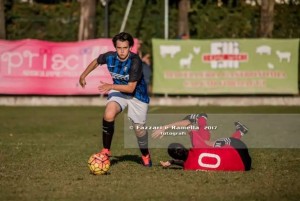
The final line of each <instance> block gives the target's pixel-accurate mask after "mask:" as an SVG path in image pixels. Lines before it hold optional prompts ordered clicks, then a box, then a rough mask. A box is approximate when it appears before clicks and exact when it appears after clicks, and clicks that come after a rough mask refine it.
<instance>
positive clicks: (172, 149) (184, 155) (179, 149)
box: [152, 113, 251, 170]
mask: <svg viewBox="0 0 300 201" xmlns="http://www.w3.org/2000/svg"><path fill="white" fill-rule="evenodd" d="M196 123H197V124H198V126H199V129H198V130H189V135H190V138H191V142H192V148H191V149H190V150H188V149H186V148H185V147H184V146H183V145H182V144H180V143H172V144H170V145H169V147H168V154H169V155H170V156H171V157H172V158H173V159H171V160H169V161H160V163H161V165H162V166H163V167H169V166H171V165H173V164H174V165H179V166H185V165H186V162H187V160H188V157H189V155H190V152H191V151H195V150H200V149H211V148H215V147H217V148H220V147H223V146H231V147H233V148H236V149H237V150H238V151H239V154H240V157H241V160H242V162H243V163H244V165H245V170H249V169H250V166H251V158H250V156H249V154H248V150H247V147H246V146H245V144H244V143H243V142H242V141H240V139H241V137H242V136H243V135H245V134H246V133H247V132H248V128H247V127H246V126H245V125H243V124H241V123H240V122H235V123H234V124H235V128H236V131H235V132H234V133H233V134H232V136H231V137H230V138H220V139H217V140H216V141H210V132H209V129H206V128H207V114H204V113H202V114H191V115H188V116H186V117H185V118H184V119H183V120H181V121H178V122H175V123H171V124H168V125H165V126H162V129H160V130H156V131H154V132H153V133H152V137H153V138H157V137H160V138H162V137H163V132H164V131H165V129H167V128H171V127H174V126H175V127H187V128H189V126H190V125H193V124H194V125H195V124H196ZM193 153H194V152H193ZM190 162H191V160H189V163H190ZM192 163H193V162H192ZM196 163H198V161H196Z"/></svg>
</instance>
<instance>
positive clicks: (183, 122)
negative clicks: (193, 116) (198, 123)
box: [152, 119, 191, 138]
mask: <svg viewBox="0 0 300 201" xmlns="http://www.w3.org/2000/svg"><path fill="white" fill-rule="evenodd" d="M190 124H191V122H190V121H189V120H188V119H183V120H181V121H176V122H174V123H170V124H167V125H164V126H161V129H157V130H155V131H154V132H153V133H152V137H153V138H158V137H160V138H162V137H163V136H164V135H162V133H163V132H164V131H165V130H167V129H169V128H172V127H174V126H175V127H187V126H189V125H190Z"/></svg>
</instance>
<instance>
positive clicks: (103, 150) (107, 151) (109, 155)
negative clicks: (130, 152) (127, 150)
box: [100, 148, 111, 157]
mask: <svg viewBox="0 0 300 201" xmlns="http://www.w3.org/2000/svg"><path fill="white" fill-rule="evenodd" d="M100 153H101V154H104V155H106V156H108V157H111V151H110V150H109V149H105V148H103V149H102V150H101V151H100Z"/></svg>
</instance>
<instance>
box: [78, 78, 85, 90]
mask: <svg viewBox="0 0 300 201" xmlns="http://www.w3.org/2000/svg"><path fill="white" fill-rule="evenodd" d="M79 84H80V86H81V87H82V88H84V87H85V85H86V81H85V77H84V76H80V78H79Z"/></svg>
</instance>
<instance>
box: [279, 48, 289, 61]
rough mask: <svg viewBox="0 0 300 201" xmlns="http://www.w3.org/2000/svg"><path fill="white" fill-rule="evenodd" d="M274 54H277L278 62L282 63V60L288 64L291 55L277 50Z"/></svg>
mask: <svg viewBox="0 0 300 201" xmlns="http://www.w3.org/2000/svg"><path fill="white" fill-rule="evenodd" d="M276 54H277V56H278V58H279V61H280V62H282V61H283V60H284V59H286V61H287V62H288V63H290V61H291V53H290V52H280V51H279V50H277V51H276Z"/></svg>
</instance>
